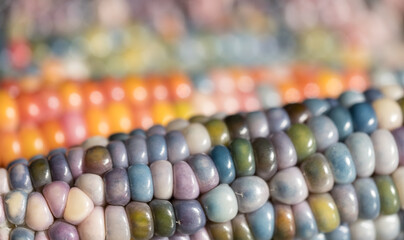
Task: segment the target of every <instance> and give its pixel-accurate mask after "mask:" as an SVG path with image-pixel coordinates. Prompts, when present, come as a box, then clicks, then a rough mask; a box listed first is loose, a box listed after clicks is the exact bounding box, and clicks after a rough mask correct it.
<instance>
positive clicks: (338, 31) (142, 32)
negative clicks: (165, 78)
mask: <svg viewBox="0 0 404 240" xmlns="http://www.w3.org/2000/svg"><path fill="white" fill-rule="evenodd" d="M0 4H1V5H0V13H1V14H0V23H1V33H0V46H1V48H0V49H1V52H0V71H1V73H2V75H3V76H8V77H20V76H21V75H37V74H39V72H41V69H43V68H46V67H49V68H52V66H53V67H55V65H56V64H58V65H60V68H61V69H59V70H60V71H63V75H64V76H65V77H68V78H74V79H79V78H86V77H95V78H98V77H105V76H107V75H108V76H125V75H127V74H133V73H147V72H164V71H168V70H184V71H187V72H200V71H205V70H206V69H210V68H212V67H219V66H237V65H241V66H257V65H267V64H275V63H277V64H278V63H290V62H295V61H297V60H304V61H305V62H315V63H321V64H327V65H329V66H332V67H334V68H340V67H344V66H346V65H349V66H355V67H369V66H372V65H379V64H383V65H388V66H389V67H390V66H392V67H395V68H399V67H402V64H403V62H404V61H403V60H404V59H403V56H404V54H403V53H404V50H403V44H402V39H403V22H404V20H403V11H404V3H403V1H400V0H385V1H380V0H355V1H350V0H339V1H333V0H309V1H306V0H286V1H285V0H252V1H247V0H149V1H142V0H69V1H64V0H2V1H1V2H0ZM55 62H56V64H55Z"/></svg>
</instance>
